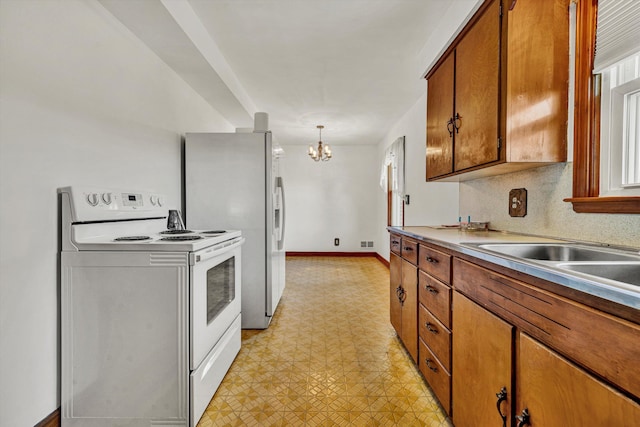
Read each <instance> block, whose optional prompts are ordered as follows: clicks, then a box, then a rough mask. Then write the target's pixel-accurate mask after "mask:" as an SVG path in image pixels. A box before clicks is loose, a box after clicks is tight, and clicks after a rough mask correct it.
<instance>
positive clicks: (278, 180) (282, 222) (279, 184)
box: [276, 176, 287, 250]
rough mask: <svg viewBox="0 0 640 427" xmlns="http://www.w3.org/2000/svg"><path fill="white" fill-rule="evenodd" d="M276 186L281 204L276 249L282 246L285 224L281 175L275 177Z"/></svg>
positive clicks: (285, 210)
mask: <svg viewBox="0 0 640 427" xmlns="http://www.w3.org/2000/svg"><path fill="white" fill-rule="evenodd" d="M276 188H277V191H278V192H279V193H280V199H281V201H282V202H281V203H282V206H281V207H280V211H281V213H280V227H279V228H280V239H279V240H278V250H282V249H283V248H284V230H285V225H286V223H287V221H286V212H287V209H286V203H285V200H284V184H283V181H282V177H281V176H279V177H277V178H276Z"/></svg>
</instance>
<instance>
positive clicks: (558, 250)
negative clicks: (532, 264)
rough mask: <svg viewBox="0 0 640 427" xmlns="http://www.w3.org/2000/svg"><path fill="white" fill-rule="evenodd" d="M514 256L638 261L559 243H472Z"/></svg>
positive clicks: (639, 257) (554, 259) (541, 259)
mask: <svg viewBox="0 0 640 427" xmlns="http://www.w3.org/2000/svg"><path fill="white" fill-rule="evenodd" d="M474 246H477V247H479V248H482V249H485V250H488V251H492V252H498V253H501V254H504V255H509V256H512V257H516V258H524V259H529V260H538V261H553V262H567V261H640V256H637V255H632V254H625V253H620V252H613V251H611V250H608V249H599V248H590V247H586V246H576V245H569V244H561V243H558V244H556V243H486V244H477V245H474Z"/></svg>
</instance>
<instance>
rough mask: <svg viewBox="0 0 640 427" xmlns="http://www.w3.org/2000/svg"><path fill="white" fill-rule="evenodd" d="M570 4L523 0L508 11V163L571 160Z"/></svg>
mask: <svg viewBox="0 0 640 427" xmlns="http://www.w3.org/2000/svg"><path fill="white" fill-rule="evenodd" d="M569 2H570V0H551V1H544V2H542V1H539V0H519V1H518V2H517V3H516V4H515V6H514V7H513V8H512V9H511V10H509V12H508V17H507V20H508V27H509V29H508V33H509V35H508V53H507V69H508V70H509V72H508V74H507V161H510V162H518V161H520V162H522V161H525V162H526V161H532V160H534V161H545V162H564V161H566V155H567V153H566V147H567V144H566V138H567V114H568V88H569V83H568V81H569V63H568V61H569ZM533 28H535V30H532V29H533Z"/></svg>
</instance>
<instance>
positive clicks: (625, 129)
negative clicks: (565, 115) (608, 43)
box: [600, 54, 640, 196]
mask: <svg viewBox="0 0 640 427" xmlns="http://www.w3.org/2000/svg"><path fill="white" fill-rule="evenodd" d="M601 76H602V77H601V80H602V85H601V87H602V98H601V106H600V108H601V109H600V116H601V127H600V195H601V196H626V195H629V196H639V195H640V157H639V156H640V140H639V138H638V132H639V131H640V116H639V115H640V108H639V106H640V54H639V55H633V56H631V57H629V58H626V59H625V60H623V61H621V62H619V63H617V64H616V65H614V66H612V67H609V68H607V69H606V70H604V71H603V72H602V73H601Z"/></svg>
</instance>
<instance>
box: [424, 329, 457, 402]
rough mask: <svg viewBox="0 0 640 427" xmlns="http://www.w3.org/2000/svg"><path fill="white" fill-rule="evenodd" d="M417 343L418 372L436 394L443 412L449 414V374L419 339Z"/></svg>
mask: <svg viewBox="0 0 640 427" xmlns="http://www.w3.org/2000/svg"><path fill="white" fill-rule="evenodd" d="M418 341H420V364H419V365H418V366H419V368H420V372H422V375H424V377H425V379H426V380H427V382H428V383H429V386H430V387H431V389H432V390H433V392H434V393H435V394H436V397H437V398H438V400H439V401H440V404H441V405H442V407H443V408H444V410H445V411H446V412H447V414H451V374H449V372H447V370H446V369H444V367H443V366H442V364H440V362H439V361H438V358H437V357H435V356H434V355H433V353H431V351H430V350H429V347H427V345H426V344H425V343H424V341H422V340H421V339H420V340H418Z"/></svg>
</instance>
